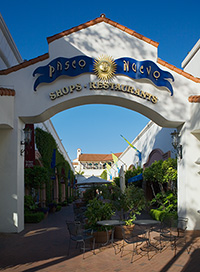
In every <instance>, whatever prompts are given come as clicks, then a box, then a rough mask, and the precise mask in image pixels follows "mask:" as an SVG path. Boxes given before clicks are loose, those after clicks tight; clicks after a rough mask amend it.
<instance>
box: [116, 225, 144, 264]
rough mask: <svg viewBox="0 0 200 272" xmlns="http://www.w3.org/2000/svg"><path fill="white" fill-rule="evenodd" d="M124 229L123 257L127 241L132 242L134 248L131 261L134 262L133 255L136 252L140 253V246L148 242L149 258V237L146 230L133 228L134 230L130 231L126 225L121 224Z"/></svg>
mask: <svg viewBox="0 0 200 272" xmlns="http://www.w3.org/2000/svg"><path fill="white" fill-rule="evenodd" d="M121 229H122V237H123V243H122V247H121V257H122V256H123V252H124V247H125V243H127V244H132V245H133V250H132V256H131V263H132V262H133V256H134V253H135V254H136V255H139V254H140V253H139V251H138V246H140V245H142V243H144V242H145V243H146V244H147V255H148V259H149V250H148V248H149V239H148V238H147V237H146V231H145V230H142V229H133V231H132V232H128V231H127V229H126V226H124V225H121Z"/></svg>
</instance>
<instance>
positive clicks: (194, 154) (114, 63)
mask: <svg viewBox="0 0 200 272" xmlns="http://www.w3.org/2000/svg"><path fill="white" fill-rule="evenodd" d="M47 41H48V45H49V48H48V53H45V54H44V55H42V56H40V57H37V58H35V59H32V60H30V61H26V62H23V63H20V64H19V65H17V66H13V67H10V68H8V69H3V70H1V71H0V84H1V86H3V88H4V89H3V91H4V92H5V93H6V95H3V96H2V97H1V99H0V109H1V112H3V114H1V115H0V128H1V130H0V151H1V154H2V157H3V159H0V169H1V179H2V180H1V188H6V191H5V192H4V194H2V193H1V192H2V190H0V196H1V197H0V205H5V204H6V206H7V210H6V211H0V212H1V214H0V216H1V218H2V222H3V224H2V226H1V229H0V231H5V230H7V231H8V232H16V231H17V232H19V231H21V230H22V229H23V196H24V192H23V185H24V165H23V157H22V156H21V154H20V142H21V138H22V131H23V128H24V126H25V124H28V123H41V122H44V120H48V119H49V118H50V117H51V116H53V115H55V114H56V113H58V112H61V111H62V110H66V109H69V108H72V107H76V106H79V105H85V104H112V105H117V106H121V107H125V108H127V109H131V110H134V111H137V112H139V113H141V114H143V115H145V116H146V117H147V118H149V119H150V120H152V121H153V122H154V123H156V124H157V125H158V126H160V127H162V128H170V129H172V130H176V131H177V133H178V146H179V147H181V150H182V156H181V157H179V160H178V213H179V216H183V217H188V218H189V222H188V229H200V222H199V215H198V214H197V209H199V207H200V199H199V194H200V186H199V173H198V172H199V165H198V164H196V163H195V162H196V161H197V159H198V158H199V151H200V140H199V138H200V136H199V135H200V121H199V120H200V104H199V100H198V99H199V86H200V85H199V84H200V79H199V78H197V77H195V76H193V75H191V74H189V73H188V72H185V71H183V70H182V69H178V68H176V67H174V66H173V65H171V64H169V63H167V62H166V61H163V60H161V59H160V58H158V50H157V48H158V45H159V44H158V43H157V42H155V41H153V40H152V39H149V38H147V37H144V36H143V35H141V34H139V33H137V32H135V31H133V30H131V29H129V28H127V27H125V26H122V25H121V24H119V23H117V22H114V21H112V20H110V19H109V18H106V17H105V15H103V14H102V15H101V16H100V17H98V18H96V19H94V20H91V21H89V22H87V23H84V24H81V25H80V26H78V27H74V28H72V29H70V30H66V31H63V32H61V33H58V34H56V35H54V36H52V37H49V38H47ZM124 45H126V46H125V47H124ZM105 54H106V57H101V56H105ZM195 55H196V56H197V53H196V54H195ZM108 78H109V79H110V78H111V79H112V82H110V83H108V82H107V79H108ZM10 86H12V88H11V87H10ZM1 90H2V89H1ZM27 90H29V91H28V92H27ZM15 94H17V95H15ZM188 99H189V100H188ZM197 102H198V103H197ZM22 105H23V106H22ZM154 129H155V131H156V130H157V132H158V133H162V131H161V130H159V129H158V128H156V127H155V128H154ZM152 130H153V126H152ZM148 131H150V129H149V130H147V134H148ZM147 134H146V135H147ZM142 137H143V136H142V135H141V138H142ZM154 143H156V141H155V142H154ZM134 144H135V145H136V142H135V143H134ZM141 144H142V143H141ZM145 144H146V148H147V149H148V148H149V146H152V148H154V147H155V146H153V142H150V141H149V139H148V137H146V143H145V142H143V145H145ZM137 149H138V150H142V151H141V152H142V154H141V155H142V156H143V158H142V159H143V160H144V162H145V163H146V158H147V157H148V155H149V153H151V150H150V149H149V152H146V153H145V150H144V148H143V146H141V147H140V143H139V140H138V145H137ZM162 149H163V150H162V152H163V155H164V154H165V153H166V152H168V148H166V149H165V148H164V147H163V148H162ZM130 152H133V150H132V151H130ZM162 152H161V155H162ZM126 154H127V152H124V155H123V156H124V158H125V156H126ZM145 154H146V155H145ZM147 154H148V155H147ZM5 158H6V161H7V162H9V163H5ZM129 160H130V163H133V162H134V160H135V159H134V158H132V159H129ZM127 161H128V158H127ZM10 169H12V171H10ZM13 184H14V185H13Z"/></svg>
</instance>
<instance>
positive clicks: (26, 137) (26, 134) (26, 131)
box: [20, 127, 32, 155]
mask: <svg viewBox="0 0 200 272" xmlns="http://www.w3.org/2000/svg"><path fill="white" fill-rule="evenodd" d="M23 132H24V140H23V141H21V145H24V146H26V145H28V144H30V142H31V136H32V129H31V128H29V127H26V128H24V129H23ZM24 152H25V147H24V149H21V151H20V154H21V155H23V153H24Z"/></svg>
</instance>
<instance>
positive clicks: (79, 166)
mask: <svg viewBox="0 0 200 272" xmlns="http://www.w3.org/2000/svg"><path fill="white" fill-rule="evenodd" d="M121 154H122V153H115V154H114V156H116V157H117V158H118V157H119V156H120V155H121ZM113 164H114V160H113V155H112V154H82V152H81V149H80V148H78V149H77V158H76V159H74V160H73V166H74V169H75V172H76V173H77V174H78V173H79V174H81V175H83V176H84V177H86V178H88V177H90V176H96V177H100V176H101V174H102V173H103V171H105V170H106V172H107V174H108V175H107V179H108V180H110V179H112V177H110V175H109V170H110V168H109V166H110V167H111V166H112V165H113ZM108 165H109V166H108ZM108 168H109V169H108Z"/></svg>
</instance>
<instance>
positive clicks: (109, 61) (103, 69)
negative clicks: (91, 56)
mask: <svg viewBox="0 0 200 272" xmlns="http://www.w3.org/2000/svg"><path fill="white" fill-rule="evenodd" d="M116 69H117V64H116V63H115V61H114V59H113V58H112V57H109V56H101V57H99V58H98V59H95V60H94V68H93V70H94V72H95V74H96V76H97V77H98V78H99V79H100V80H103V81H109V80H110V79H111V78H112V77H114V75H115V71H116Z"/></svg>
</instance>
